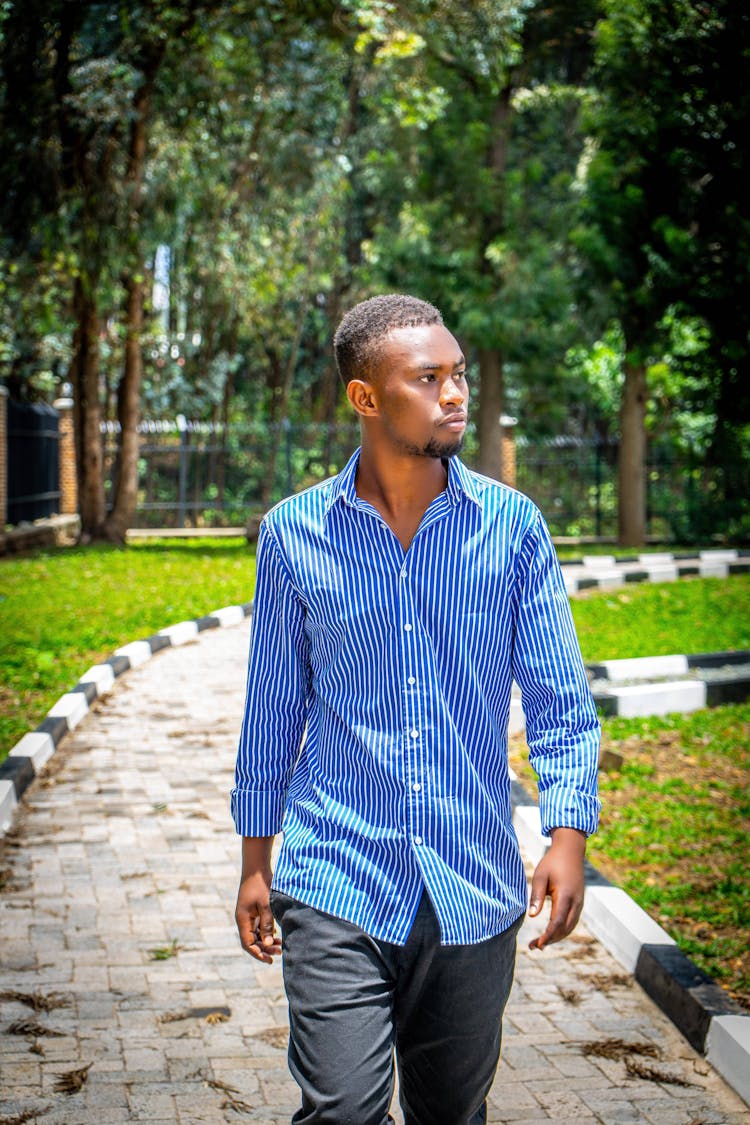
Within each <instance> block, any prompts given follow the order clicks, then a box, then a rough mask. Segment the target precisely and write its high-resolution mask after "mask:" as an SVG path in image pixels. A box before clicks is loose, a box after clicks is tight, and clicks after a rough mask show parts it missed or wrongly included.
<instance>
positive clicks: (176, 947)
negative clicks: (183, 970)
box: [148, 938, 185, 961]
mask: <svg viewBox="0 0 750 1125" xmlns="http://www.w3.org/2000/svg"><path fill="white" fill-rule="evenodd" d="M184 948H185V946H184V945H180V943H179V942H178V941H177V939H176V938H175V939H174V940H173V941H171V942H170V943H169V945H159V946H157V947H156V948H155V949H149V951H148V953H149V957H150V958H151V960H152V961H168V960H169V959H170V957H176V956H177V954H178V953H179V952H180V951H181V950H182V949H184Z"/></svg>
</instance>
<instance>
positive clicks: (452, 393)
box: [440, 377, 466, 406]
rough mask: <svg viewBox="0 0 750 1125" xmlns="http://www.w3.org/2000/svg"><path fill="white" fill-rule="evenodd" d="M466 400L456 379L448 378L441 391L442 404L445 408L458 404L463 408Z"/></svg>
mask: <svg viewBox="0 0 750 1125" xmlns="http://www.w3.org/2000/svg"><path fill="white" fill-rule="evenodd" d="M465 398H466V395H465V393H464V391H463V389H462V388H461V387H460V386H459V384H458V382H457V381H456V380H455V379H452V378H450V377H449V378H447V379H446V380H445V382H444V383H443V386H442V388H441V390H440V402H441V404H444V405H445V406H450V405H451V404H456V405H458V406H461V405H462V404H463V402H464V400H465Z"/></svg>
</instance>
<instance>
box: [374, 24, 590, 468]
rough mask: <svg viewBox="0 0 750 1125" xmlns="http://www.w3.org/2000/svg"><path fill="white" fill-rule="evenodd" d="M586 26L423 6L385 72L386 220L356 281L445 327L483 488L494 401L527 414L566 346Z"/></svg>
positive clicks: (380, 166) (379, 165)
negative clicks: (381, 289)
mask: <svg viewBox="0 0 750 1125" xmlns="http://www.w3.org/2000/svg"><path fill="white" fill-rule="evenodd" d="M595 11H596V8H595V6H593V5H591V4H581V3H560V4H556V5H552V6H550V5H545V6H542V5H537V4H531V3H527V4H521V5H516V4H504V5H497V4H493V5H489V4H487V5H485V4H479V5H472V6H471V7H469V8H466V7H465V6H458V5H453V4H423V5H421V6H420V7H419V10H418V14H415V16H414V20H413V23H412V24H411V25H410V26H411V28H412V31H413V33H414V34H416V33H418V34H419V42H418V44H417V45H415V47H414V49H413V50H412V52H411V55H412V56H413V58H411V57H409V56H408V55H407V53H406V52H403V53H402V54H401V55H399V56H398V57H397V58H396V59H395V60H391V61H390V70H391V72H390V73H389V78H390V79H391V84H392V88H393V89H394V93H393V94H392V96H391V99H390V102H389V101H388V100H386V101H385V110H388V109H390V112H391V114H392V115H393V116H396V117H397V119H398V122H399V124H400V125H401V129H400V136H399V135H398V133H396V134H395V135H394V143H393V147H394V149H395V150H396V153H395V155H394V154H393V153H391V152H390V151H386V152H385V153H384V154H383V155H382V156H381V157H380V158H379V159H377V158H376V159H374V160H373V161H372V163H371V168H373V167H374V168H375V169H376V170H377V171H378V172H379V175H380V180H379V183H378V189H379V192H380V194H381V195H382V196H383V198H384V199H385V200H386V204H385V207H384V208H382V210H384V211H385V213H384V214H383V215H382V217H380V219H379V221H378V222H377V223H376V228H375V237H374V238H373V239H372V240H371V244H370V245H369V246H368V254H367V259H368V263H369V265H370V277H371V278H374V279H376V280H377V281H379V282H380V283H381V284H385V285H388V286H393V285H396V286H402V285H409V286H410V287H411V288H412V289H415V290H416V291H417V292H419V293H421V294H422V295H424V296H425V297H428V298H429V297H432V298H433V299H435V300H436V301H437V302H438V303H439V304H440V305H441V307H442V308H443V309H444V311H445V313H446V315H447V316H448V317H449V318H450V321H451V323H452V324H453V325H455V326H456V328H457V330H458V334H459V337H460V338H461V339H462V341H463V342H464V344H465V346H466V348H467V349H469V350H470V352H471V353H472V355H473V357H474V358H475V359H476V361H477V364H478V384H479V387H478V406H477V409H476V413H477V422H478V436H479V466H480V468H481V469H482V470H483V471H484V472H487V473H489V474H490V475H494V476H498V477H499V476H500V475H501V428H500V425H499V421H500V417H501V415H502V413H503V411H504V410H505V409H506V403H507V401H508V400H509V398H510V399H511V401H512V399H513V398H515V401H516V402H520V401H523V403H524V405H528V406H529V407H530V408H531V409H532V410H536V411H537V412H538V413H539V414H542V413H543V412H544V411H545V409H546V406H545V399H546V398H549V394H547V395H545V388H546V389H547V391H549V388H550V385H551V383H552V382H553V374H554V373H556V372H557V371H558V370H559V369H560V368H561V366H562V360H563V357H564V354H565V351H566V349H567V347H568V346H569V345H570V344H571V343H572V342H573V341H574V340H575V339H576V337H577V335H578V334H579V333H580V331H581V322H580V319H579V317H578V316H577V314H576V309H575V305H574V300H573V285H572V281H571V278H570V269H571V257H572V245H571V242H570V239H569V237H568V231H569V230H570V229H572V228H573V227H574V226H575V215H576V212H577V209H578V205H579V204H578V200H577V198H576V197H575V195H574V193H573V192H572V185H573V183H574V180H575V174H576V168H577V165H578V162H579V159H580V156H581V150H582V147H583V143H584V137H583V135H582V134H581V132H580V131H579V129H578V125H577V122H578V117H579V113H580V106H581V102H582V100H584V99H585V97H586V96H587V95H586V90H585V88H584V87H582V85H581V82H582V80H583V78H584V75H585V68H586V61H587V59H588V57H589V55H590V49H589V44H590V37H591V31H592V27H593V15H594V13H595ZM394 34H395V33H392V36H393V35H394ZM386 43H387V40H386ZM405 60H406V61H408V62H409V63H410V67H409V70H408V72H407V73H405V74H402V75H401V76H400V77H399V74H398V73H397V71H398V68H401V70H406V62H405ZM394 71H395V72H396V73H395V81H394V73H393V72H394ZM385 110H384V109H383V108H381V113H382V112H384V111H385ZM370 174H371V175H372V171H371V173H370ZM524 421H525V422H526V421H527V419H526V418H525V419H524ZM529 421H530V419H529ZM531 424H532V425H533V423H531Z"/></svg>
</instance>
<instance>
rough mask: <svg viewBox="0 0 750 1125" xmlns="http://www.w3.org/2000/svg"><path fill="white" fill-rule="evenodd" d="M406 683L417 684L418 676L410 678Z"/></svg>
mask: <svg viewBox="0 0 750 1125" xmlns="http://www.w3.org/2000/svg"><path fill="white" fill-rule="evenodd" d="M406 682H407V684H415V683H416V682H417V677H416V676H409V679H408V680H407V681H406Z"/></svg>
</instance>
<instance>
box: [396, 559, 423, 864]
mask: <svg viewBox="0 0 750 1125" xmlns="http://www.w3.org/2000/svg"><path fill="white" fill-rule="evenodd" d="M410 570H411V567H410V566H409V565H407V563H406V562H404V563H403V565H402V567H401V569H400V571H399V581H398V600H399V612H400V620H401V651H402V665H401V667H402V675H403V677H404V683H403V700H404V712H403V714H404V728H403V742H404V759H405V763H404V764H405V777H404V781H405V784H406V828H407V833H408V835H409V836H410V838H411V841H412V843H413V844H414V845H415V846H419V845H420V844H422V843H423V839H424V826H423V792H422V780H421V777H422V771H421V765H422V741H423V740H422V731H421V726H420V716H419V712H420V700H419V693H418V691H417V688H416V685H417V677H416V675H415V674H414V673H415V670H416V667H417V659H416V657H417V652H418V648H419V629H418V628H417V625H416V618H415V612H414V610H415V607H414V604H413V601H412V596H411V589H410V583H409V577H410Z"/></svg>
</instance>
